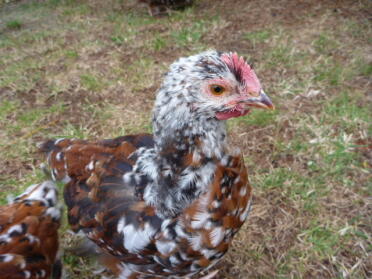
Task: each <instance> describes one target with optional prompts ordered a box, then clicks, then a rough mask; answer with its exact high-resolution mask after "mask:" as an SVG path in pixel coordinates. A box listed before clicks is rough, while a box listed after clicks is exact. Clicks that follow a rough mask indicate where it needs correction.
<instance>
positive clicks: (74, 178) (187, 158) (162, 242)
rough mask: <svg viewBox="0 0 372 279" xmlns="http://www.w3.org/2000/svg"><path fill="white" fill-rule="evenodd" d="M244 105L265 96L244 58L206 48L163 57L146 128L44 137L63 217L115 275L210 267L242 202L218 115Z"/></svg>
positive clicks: (240, 173)
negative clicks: (111, 134)
mask: <svg viewBox="0 0 372 279" xmlns="http://www.w3.org/2000/svg"><path fill="white" fill-rule="evenodd" d="M252 107H260V108H265V109H272V108H273V105H272V103H271V101H270V99H269V98H268V97H267V96H266V95H265V93H264V91H263V90H262V87H261V84H260V82H259V80H258V78H257V76H256V74H255V72H254V71H253V70H252V69H251V67H250V66H249V65H248V64H247V63H246V62H245V61H244V60H243V58H240V57H239V56H238V55H237V54H236V53H219V52H216V51H207V52H203V53H200V54H198V55H194V56H190V57H187V58H181V59H179V60H178V61H176V62H175V63H173V64H172V65H171V66H170V71H169V72H168V73H167V74H166V76H165V80H164V82H163V84H162V86H161V88H160V90H159V92H158V94H157V97H156V102H155V108H154V112H153V121H152V122H153V132H154V134H153V135H149V134H142V135H131V136H123V137H119V138H116V139H111V140H102V141H85V140H77V139H58V140H51V141H48V142H46V143H44V145H43V146H42V150H43V151H44V152H46V153H47V154H48V162H49V165H50V167H51V172H52V175H53V177H54V178H55V179H59V180H64V181H66V182H67V181H69V182H68V184H67V186H66V187H65V192H64V198H65V201H66V204H67V207H68V219H69V223H70V225H71V226H72V228H73V229H74V230H75V231H79V230H81V231H82V232H84V233H85V235H86V236H87V237H88V238H89V239H90V240H92V241H93V242H94V243H95V244H96V245H98V246H99V247H100V248H101V249H102V250H103V251H104V252H105V253H107V254H110V255H111V256H112V257H111V259H110V260H108V261H107V262H108V263H110V264H109V265H110V268H111V270H112V271H113V272H114V273H116V275H117V276H121V277H120V278H154V277H156V278H158V277H159V278H160V277H163V278H165V277H166V278H173V276H174V277H177V278H178V277H180V276H192V275H194V274H197V273H199V272H201V271H203V270H206V269H208V268H210V267H211V266H212V265H214V264H215V263H216V262H218V261H219V260H220V259H221V258H222V256H223V255H224V254H225V253H226V252H227V250H228V248H229V245H230V243H231V241H232V239H233V237H234V235H235V234H236V233H237V232H238V230H239V228H240V227H241V226H242V224H243V223H244V221H245V220H246V218H247V216H248V212H249V209H250V200H251V196H252V188H251V186H250V185H249V182H248V176H247V170H246V168H245V166H244V162H243V158H242V155H241V153H240V152H239V151H238V150H236V149H234V148H233V147H232V146H231V145H230V144H229V142H228V140H227V135H226V126H225V124H226V123H225V122H226V121H225V120H226V119H229V118H232V117H240V116H243V115H246V114H248V113H249V112H250V110H251V108H252ZM113 259H114V260H113Z"/></svg>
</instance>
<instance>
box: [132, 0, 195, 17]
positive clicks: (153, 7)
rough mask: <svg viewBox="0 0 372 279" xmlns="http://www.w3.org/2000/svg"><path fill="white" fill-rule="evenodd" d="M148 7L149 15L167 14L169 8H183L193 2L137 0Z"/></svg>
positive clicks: (187, 0) (185, 0)
mask: <svg viewBox="0 0 372 279" xmlns="http://www.w3.org/2000/svg"><path fill="white" fill-rule="evenodd" d="M139 2H142V3H145V4H146V5H147V7H148V11H149V14H150V15H151V16H157V15H164V14H168V13H169V12H170V10H171V9H172V10H177V9H184V8H186V7H189V6H191V5H192V4H193V0H139Z"/></svg>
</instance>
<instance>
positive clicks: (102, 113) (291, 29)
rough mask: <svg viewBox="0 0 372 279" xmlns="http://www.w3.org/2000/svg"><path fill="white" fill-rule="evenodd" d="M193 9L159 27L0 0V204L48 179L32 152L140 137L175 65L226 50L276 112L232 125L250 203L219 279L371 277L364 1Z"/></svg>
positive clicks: (73, 7) (239, 2)
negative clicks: (243, 62)
mask: <svg viewBox="0 0 372 279" xmlns="http://www.w3.org/2000/svg"><path fill="white" fill-rule="evenodd" d="M5 2H7V3H5ZM8 2H9V3H8ZM195 2H196V3H195V5H194V6H193V7H192V8H189V9H187V10H185V11H183V12H173V13H172V14H171V15H170V16H169V17H160V18H154V17H150V16H149V15H148V13H147V10H146V8H145V7H143V6H141V5H138V4H137V2H136V1H134V0H108V1H97V0H95V1H94V0H91V1H88V0H86V1H82V0H81V1H74V0H66V1H62V0H61V1H58V0H45V1H31V0H29V1H25V0H23V1H0V156H1V163H0V188H1V191H0V204H4V203H6V197H7V195H9V194H13V195H14V194H17V193H20V192H21V191H22V190H24V189H25V188H26V187H27V186H28V185H29V184H31V183H34V182H39V181H42V180H43V179H46V177H45V176H44V174H43V172H42V171H40V169H39V164H40V163H41V162H43V158H42V157H41V156H40V155H39V154H38V153H37V152H36V151H37V148H36V144H37V143H38V142H40V141H42V140H43V139H46V138H55V137H61V136H62V137H77V138H92V139H93V138H110V137H115V136H120V135H124V134H128V133H136V132H141V131H148V132H149V131H151V123H150V118H151V109H152V105H153V101H154V97H155V93H156V90H157V88H158V87H159V85H160V81H161V77H162V75H163V74H164V73H165V72H166V70H167V67H168V66H169V64H170V63H171V62H172V61H173V60H175V59H176V58H178V57H179V56H187V55H190V54H194V53H197V52H199V51H202V50H207V49H210V48H213V49H218V50H228V51H237V52H238V53H239V54H241V55H244V56H246V57H247V59H248V61H249V62H250V63H252V64H253V65H254V68H255V70H256V73H257V74H258V76H259V77H260V80H261V82H262V84H263V87H264V89H265V91H266V92H267V93H268V95H269V96H270V97H271V98H272V100H273V102H274V103H275V105H276V107H277V109H276V110H275V111H273V112H271V113H267V112H264V111H258V110H257V111H254V112H253V113H252V114H250V115H248V116H245V117H242V118H239V119H234V120H231V121H229V131H230V138H231V142H232V144H234V145H236V146H238V147H240V148H241V150H242V151H243V153H244V157H245V160H246V163H247V165H248V167H249V173H250V180H251V182H252V185H253V186H254V205H253V209H252V213H251V215H250V218H249V219H248V221H247V222H246V224H245V225H244V227H243V228H242V230H241V231H240V232H239V234H238V235H237V237H236V238H235V240H234V243H233V245H232V247H231V249H230V251H229V253H228V254H227V256H226V257H225V258H224V259H223V260H222V261H221V263H220V264H219V265H218V266H217V267H216V268H217V269H219V270H220V272H219V275H218V276H219V277H218V278H221V279H222V278H228V279H237V278H241V279H246V278H283V279H284V278H368V277H369V278H371V277H372V274H371V272H372V256H371V250H372V246H371V244H372V234H371V233H372V228H371V216H372V206H371V196H372V193H371V192H372V182H371V181H372V179H371V167H372V136H371V135H372V125H371V123H372V95H371V92H372V88H371V74H372V56H371V54H372V24H371V21H370V18H371V10H372V4H371V1H368V0H360V1H346V0H340V1H331V0H329V1H326V0H323V1H321V0H317V1H305V0H301V1H290V0H282V1H274V0H250V1H249V0H220V1H216V0H213V1H212V0H209V1H208V0H197V1H195ZM60 186H61V189H62V185H60ZM62 229H63V231H65V232H66V231H67V230H68V225H67V224H66V222H64V225H63V228H62ZM74 240H75V239H74V237H72V236H71V235H69V234H68V233H63V234H61V242H62V245H63V246H64V247H71V246H73V243H74ZM63 260H64V266H65V272H66V274H67V278H71V279H77V278H79V279H81V278H87V279H89V278H96V277H97V276H96V277H95V275H92V269H95V268H97V266H96V265H95V264H94V262H93V260H87V259H81V258H78V257H76V256H74V255H73V254H71V252H69V251H68V250H66V251H65V252H64V256H63ZM97 278H99V277H97Z"/></svg>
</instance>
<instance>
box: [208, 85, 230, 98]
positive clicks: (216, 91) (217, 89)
mask: <svg viewBox="0 0 372 279" xmlns="http://www.w3.org/2000/svg"><path fill="white" fill-rule="evenodd" d="M210 90H211V92H212V94H213V95H217V96H219V95H222V94H223V93H224V92H225V91H226V89H225V87H223V86H221V85H218V84H212V85H210Z"/></svg>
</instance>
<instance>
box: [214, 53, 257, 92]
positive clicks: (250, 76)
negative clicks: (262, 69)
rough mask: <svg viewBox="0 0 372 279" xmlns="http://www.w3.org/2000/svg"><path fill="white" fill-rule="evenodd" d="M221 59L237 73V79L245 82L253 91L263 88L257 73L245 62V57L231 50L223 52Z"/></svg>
mask: <svg viewBox="0 0 372 279" xmlns="http://www.w3.org/2000/svg"><path fill="white" fill-rule="evenodd" d="M221 59H222V61H224V62H225V63H226V65H227V66H228V67H229V68H230V70H231V71H232V72H233V73H234V74H235V75H236V77H237V79H238V80H240V81H241V82H242V83H244V84H245V85H246V86H247V87H248V89H249V90H251V91H253V92H259V91H260V90H261V84H260V81H259V80H258V78H257V76H256V73H255V72H254V71H253V69H252V68H251V67H250V66H249V65H248V64H247V62H245V60H244V58H243V57H239V55H238V54H237V53H236V52H234V53H232V52H230V53H224V54H222V55H221Z"/></svg>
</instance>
